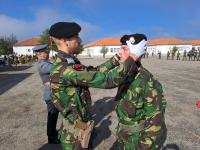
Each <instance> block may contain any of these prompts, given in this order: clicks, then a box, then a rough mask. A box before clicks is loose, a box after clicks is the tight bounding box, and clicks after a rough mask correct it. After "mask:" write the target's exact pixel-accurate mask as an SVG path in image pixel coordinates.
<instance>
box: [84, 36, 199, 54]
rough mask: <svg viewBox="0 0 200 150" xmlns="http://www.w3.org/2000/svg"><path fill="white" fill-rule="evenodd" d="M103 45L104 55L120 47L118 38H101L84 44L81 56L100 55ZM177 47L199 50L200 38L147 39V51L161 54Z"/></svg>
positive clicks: (181, 50) (182, 50)
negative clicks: (105, 50)
mask: <svg viewBox="0 0 200 150" xmlns="http://www.w3.org/2000/svg"><path fill="white" fill-rule="evenodd" d="M103 46H105V47H107V48H108V53H106V56H113V55H114V54H115V53H116V52H117V51H119V49H120V39H119V38H103V39H99V40H96V41H94V42H92V43H90V44H87V45H85V46H84V51H83V52H82V54H81V55H83V56H91V57H93V56H102V55H103V54H102V53H100V51H101V49H102V47H103ZM174 47H176V48H178V51H179V52H180V53H183V52H184V50H186V51H187V52H188V51H190V50H191V49H192V48H195V49H196V50H200V40H178V39H175V38H159V39H153V40H148V43H147V52H148V53H152V52H153V53H154V54H157V53H158V52H159V51H161V53H162V54H167V52H168V51H169V52H171V51H172V50H173V48H174Z"/></svg>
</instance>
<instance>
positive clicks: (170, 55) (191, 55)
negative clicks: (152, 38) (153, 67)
mask: <svg viewBox="0 0 200 150" xmlns="http://www.w3.org/2000/svg"><path fill="white" fill-rule="evenodd" d="M148 56H149V53H148V52H146V54H145V55H144V56H143V58H148ZM154 56H155V54H154V52H152V53H151V57H154ZM155 57H157V58H158V59H161V58H162V53H161V51H158V53H157V54H156V56H155ZM166 58H167V60H182V61H200V50H195V49H192V50H190V51H189V52H187V51H186V50H184V52H183V53H180V51H176V52H175V53H174V52H170V51H168V52H167V55H166Z"/></svg>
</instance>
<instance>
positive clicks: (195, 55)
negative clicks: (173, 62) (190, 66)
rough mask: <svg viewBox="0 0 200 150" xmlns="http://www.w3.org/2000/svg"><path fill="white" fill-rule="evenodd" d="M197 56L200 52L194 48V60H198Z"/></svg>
mask: <svg viewBox="0 0 200 150" xmlns="http://www.w3.org/2000/svg"><path fill="white" fill-rule="evenodd" d="M197 57H198V52H197V50H194V61H195V60H197Z"/></svg>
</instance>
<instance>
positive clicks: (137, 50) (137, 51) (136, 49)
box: [126, 40, 147, 57]
mask: <svg viewBox="0 0 200 150" xmlns="http://www.w3.org/2000/svg"><path fill="white" fill-rule="evenodd" d="M126 44H127V45H128V47H129V50H130V52H131V53H132V54H134V55H135V56H137V57H140V56H142V55H143V54H144V53H145V52H146V44H147V41H146V40H142V41H141V42H140V43H138V44H136V45H133V44H131V42H130V41H126Z"/></svg>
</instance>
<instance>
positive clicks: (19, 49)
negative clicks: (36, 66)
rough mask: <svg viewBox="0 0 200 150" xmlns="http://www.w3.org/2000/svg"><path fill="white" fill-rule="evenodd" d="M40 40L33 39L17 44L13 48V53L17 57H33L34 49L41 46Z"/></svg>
mask: <svg viewBox="0 0 200 150" xmlns="http://www.w3.org/2000/svg"><path fill="white" fill-rule="evenodd" d="M39 40H40V38H32V39H28V40H25V41H21V42H18V43H16V44H15V45H14V46H13V52H14V53H16V54H17V55H33V54H34V53H33V50H32V49H33V48H34V47H37V46H41V45H43V44H40V42H39Z"/></svg>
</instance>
